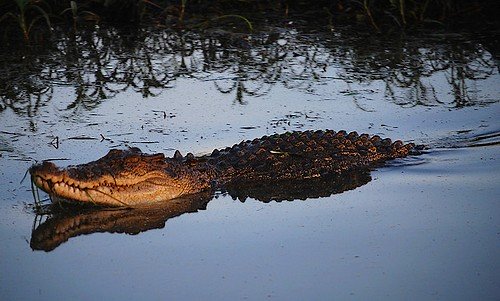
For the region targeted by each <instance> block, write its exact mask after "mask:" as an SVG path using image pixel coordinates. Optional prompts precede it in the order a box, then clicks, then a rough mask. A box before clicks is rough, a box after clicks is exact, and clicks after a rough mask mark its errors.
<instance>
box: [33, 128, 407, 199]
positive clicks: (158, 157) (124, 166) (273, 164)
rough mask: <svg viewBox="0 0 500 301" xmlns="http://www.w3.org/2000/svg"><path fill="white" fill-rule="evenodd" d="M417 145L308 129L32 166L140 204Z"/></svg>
mask: <svg viewBox="0 0 500 301" xmlns="http://www.w3.org/2000/svg"><path fill="white" fill-rule="evenodd" d="M413 148H414V145H413V144H412V143H409V144H403V143H402V142H401V141H396V142H394V143H393V142H392V141H391V140H390V139H381V138H380V137H379V136H371V137H370V136H368V135H366V134H363V135H358V134H357V133H356V132H351V133H349V134H347V133H346V132H345V131H340V132H335V131H331V130H326V131H315V132H313V131H305V132H293V133H284V134H281V135H278V134H276V135H272V136H269V137H268V136H264V137H262V138H259V139H254V140H252V141H250V140H248V141H243V142H241V143H240V144H236V145H234V146H232V147H228V148H226V149H222V150H217V149H216V150H214V151H213V152H212V154H211V155H206V156H201V157H194V156H193V155H192V154H188V155H187V156H185V157H183V156H182V155H181V154H180V153H179V152H178V151H176V153H175V155H174V156H173V157H172V158H168V157H165V156H164V155H163V154H153V155H149V154H144V153H142V152H141V151H140V150H139V149H138V148H130V149H128V150H111V151H110V152H109V153H108V154H107V155H106V156H104V157H102V158H101V159H99V160H97V161H93V162H89V163H86V164H81V165H76V166H69V167H67V168H58V167H56V166H55V165H54V164H53V163H51V162H47V161H45V162H43V163H42V164H39V165H34V166H32V167H31V168H30V170H29V171H30V174H31V177H32V181H33V182H34V183H35V185H36V186H38V187H39V188H41V189H42V190H44V191H45V192H47V193H49V194H51V195H52V196H53V197H54V199H60V198H62V199H65V200H68V201H73V202H79V203H91V204H96V205H101V206H127V207H135V206H139V205H144V204H149V203H152V202H156V201H165V200H170V199H175V198H178V197H181V196H186V195H191V194H194V193H197V192H201V191H204V190H207V189H211V188H212V189H218V188H225V187H234V186H238V185H243V186H245V185H246V186H248V185H251V184H252V183H254V184H256V185H258V183H269V182H276V183H279V182H282V181H297V180H304V181H307V180H308V179H315V178H322V177H325V176H329V175H335V176H339V175H342V174H344V173H347V172H350V171H354V170H363V169H369V168H370V167H373V166H375V165H377V164H379V163H381V162H384V161H387V160H391V159H394V158H400V157H405V156H407V155H408V153H409V152H410V151H411V150H412V149H413Z"/></svg>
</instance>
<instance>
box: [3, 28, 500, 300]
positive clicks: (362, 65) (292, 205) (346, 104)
mask: <svg viewBox="0 0 500 301" xmlns="http://www.w3.org/2000/svg"><path fill="white" fill-rule="evenodd" d="M493 37H494V35H493V36H488V35H487V34H485V36H481V37H478V36H474V35H471V34H466V33H446V34H443V33H441V34H429V33H427V34H426V33H420V34H414V35H390V36H373V35H371V34H368V33H362V32H359V31H356V30H354V29H352V28H337V29H335V30H334V31H332V32H318V31H311V30H310V29H304V28H299V27H294V26H293V25H292V26H289V27H269V28H265V29H263V30H261V31H259V32H257V33H255V34H252V35H247V34H235V33H230V32H228V31H224V30H222V29H221V30H212V31H210V32H208V33H207V32H205V33H196V32H184V33H182V34H181V33H176V32H169V31H157V30H154V31H151V30H142V29H141V30H137V29H136V30H123V29H114V28H95V29H91V30H86V31H82V32H80V33H79V34H77V35H70V34H58V33H56V36H55V38H54V39H55V43H53V44H52V45H51V46H50V47H43V48H37V47H33V48H32V49H26V48H19V49H12V48H7V46H6V45H4V46H2V53H1V54H0V74H2V75H1V81H2V84H1V86H0V87H1V88H0V120H1V124H0V155H1V156H0V167H1V172H0V182H1V183H2V185H1V187H2V188H1V190H0V191H1V193H2V194H1V195H2V196H3V197H2V202H0V212H1V214H0V241H1V242H2V243H1V244H0V254H1V255H2V259H1V260H0V293H1V295H0V297H1V298H0V299H2V300H30V299H36V300H48V299H72V300H89V299H107V300H118V299H122V300H123V299H153V300H154V299H172V300H199V299H202V298H203V299H217V300H239V299H244V300H246V299H249V300H262V299H276V300H304V299H308V300H331V299H339V300H345V299H353V300H367V299H370V300H387V299H392V300H402V299H403V300H496V299H498V298H500V256H499V255H498V254H500V252H499V250H500V236H499V233H500V220H499V216H500V201H499V200H500V197H499V195H500V189H499V188H498V187H499V185H498V183H500V163H499V133H500V123H499V120H500V119H499V117H500V107H499V100H500V76H499V63H498V62H499V61H498V55H499V54H498V53H495V50H494V49H495V48H494V47H490V46H489V45H488V43H485V41H489V40H492V39H493ZM325 128H330V129H335V130H340V129H346V130H356V131H358V132H367V133H371V134H379V135H383V136H387V137H391V138H397V139H402V140H405V141H412V142H416V143H419V144H426V145H428V146H429V149H428V150H427V151H426V152H425V153H424V154H422V155H420V156H414V157H410V158H406V159H403V160H398V161H395V162H391V163H390V164H388V166H385V167H383V168H379V169H377V170H375V171H373V172H372V173H371V175H369V176H366V175H365V176H359V177H358V178H357V179H358V180H357V181H352V182H350V183H347V184H346V183H344V184H345V185H346V189H339V190H338V191H333V190H329V189H325V188H328V187H329V186H328V185H327V184H323V183H319V184H318V185H317V186H316V187H315V191H307V192H303V194H300V191H301V190H300V187H298V188H299V189H297V190H298V191H299V192H293V194H291V197H290V195H288V197H287V198H286V199H290V198H291V199H296V200H293V201H281V202H275V201H272V202H263V201H262V200H263V199H265V197H269V195H270V194H273V193H274V194H277V193H278V192H281V191H282V190H286V192H287V193H290V190H291V189H289V187H281V188H283V189H282V190H280V187H276V188H275V190H273V189H274V188H271V189H269V188H268V187H267V188H266V187H263V188H262V189H261V190H260V191H252V192H251V193H248V194H246V195H247V196H248V195H249V196H250V197H247V198H245V197H243V196H241V195H240V198H238V195H234V194H232V195H231V194H225V193H217V195H216V196H215V197H214V196H213V195H200V196H197V197H196V198H190V199H183V200H179V201H175V202H172V203H167V204H163V205H161V206H158V207H152V208H144V209H143V210H141V211H134V212H124V211H99V212H79V213H71V212H69V213H68V212H66V213H64V214H55V213H53V214H51V215H42V216H37V215H36V214H35V212H34V211H33V210H32V204H33V197H32V193H31V190H30V183H29V181H28V180H25V181H23V182H21V180H22V179H23V176H24V174H25V172H26V170H27V168H28V167H29V166H30V165H31V164H32V163H33V162H35V161H41V160H44V159H49V158H51V159H61V161H59V162H58V163H59V164H62V165H66V164H76V163H81V162H85V161H89V160H94V159H97V158H98V157H101V156H102V155H104V154H105V153H106V152H107V151H108V150H109V149H110V148H114V147H120V148H125V147H127V146H136V147H140V148H141V149H142V150H143V151H145V152H165V153H167V154H168V155H172V154H173V152H174V150H175V149H180V150H181V151H182V152H183V153H186V152H188V151H191V152H193V153H195V154H205V153H208V152H210V151H211V150H212V149H213V148H220V147H224V146H227V145H232V144H234V143H237V142H239V141H241V140H246V139H252V138H255V137H260V136H262V135H268V134H272V133H276V132H284V131H291V130H306V129H325ZM266 189H267V190H266ZM269 190H271V191H269ZM344 190H345V191H344ZM325 191H326V192H325ZM325 194H326V195H325ZM330 194H331V195H330ZM328 195H330V196H328ZM262 196H263V197H262ZM42 197H43V198H44V197H45V196H44V195H42ZM304 199H305V200H304ZM243 200H244V201H243Z"/></svg>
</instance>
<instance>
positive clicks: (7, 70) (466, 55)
mask: <svg viewBox="0 0 500 301" xmlns="http://www.w3.org/2000/svg"><path fill="white" fill-rule="evenodd" d="M56 36H57V37H58V38H56V39H55V40H56V41H57V42H55V43H54V45H53V46H52V47H50V48H44V49H26V48H25V49H22V50H16V51H14V50H12V49H4V51H2V52H3V53H4V55H2V57H0V60H1V62H2V63H1V65H0V69H1V70H0V73H1V74H2V78H3V84H2V86H1V88H0V111H3V110H5V109H7V108H11V109H12V110H13V111H14V112H15V113H16V114H19V115H25V116H34V115H36V114H37V113H38V112H39V109H40V107H41V106H44V105H46V104H47V103H49V102H50V101H51V100H52V97H53V93H54V88H55V87H58V86H67V87H72V89H74V95H75V96H74V99H73V100H72V102H71V103H70V104H69V105H68V106H67V108H66V109H67V110H74V111H80V110H84V111H91V110H93V109H95V108H96V107H98V106H99V104H100V103H101V102H102V101H105V100H106V99H109V98H113V97H116V96H117V95H118V94H120V93H121V92H123V91H129V90H132V91H135V92H137V93H140V94H141V95H142V96H143V97H153V96H157V95H159V94H160V93H161V92H162V91H163V90H165V89H169V88H171V87H172V86H173V85H174V84H175V81H176V80H177V79H178V78H182V77H184V78H194V79H197V80H201V81H212V82H213V84H214V86H215V88H216V89H217V90H218V91H219V92H220V93H234V94H235V95H236V99H235V102H236V103H240V104H245V103H246V102H247V101H248V96H253V97H258V96H262V95H266V94H267V93H269V91H271V89H272V88H273V86H274V85H276V84H277V83H281V84H282V85H283V86H284V87H286V88H288V89H300V90H303V91H306V92H311V91H314V89H315V86H316V84H317V83H320V82H324V81H331V80H340V81H343V82H345V83H347V84H349V85H350V86H352V84H353V83H355V84H359V85H362V86H367V85H369V84H370V83H373V82H375V81H382V82H383V83H384V86H385V98H386V100H387V101H391V102H393V103H395V104H397V105H400V106H418V105H422V106H436V105H438V106H446V107H455V108H460V107H464V106H474V105H482V104H487V103H488V102H492V101H496V100H491V99H487V98H486V99H484V98H482V97H481V98H478V97H476V96H475V95H476V94H475V93H471V91H474V90H472V88H473V87H471V86H472V81H478V80H481V79H486V78H488V77H490V76H491V75H494V74H496V73H497V72H498V70H497V66H496V64H495V60H494V58H493V57H492V56H491V54H490V53H489V52H488V51H487V50H485V49H484V48H483V46H482V45H481V44H479V43H474V42H472V41H468V40H464V39H461V38H454V39H437V38H434V39H433V38H432V37H429V36H427V37H423V38H408V37H406V38H403V37H401V38H397V39H394V37H392V39H388V38H381V37H379V36H376V37H371V36H359V33H357V36H356V37H353V36H352V32H350V31H343V30H340V31H338V32H336V33H334V34H331V33H328V34H327V33H324V34H319V33H315V34H300V33H298V32H297V31H296V30H285V29H280V28H275V29H271V32H270V33H265V34H264V33H260V34H253V35H244V34H235V33H228V32H223V31H221V30H219V31H216V30H214V31H212V32H211V33H197V32H175V31H158V30H152V29H144V28H143V29H138V28H134V29H123V28H122V29H119V28H113V27H107V28H105V29H101V28H95V29H91V30H82V31H80V32H78V33H77V34H63V33H59V34H56ZM4 47H5V46H4ZM331 66H334V67H335V68H336V70H337V75H336V76H333V77H332V76H330V75H328V68H329V67H331ZM438 77H441V78H442V77H445V79H446V80H441V81H439V85H443V84H444V85H445V86H444V87H436V81H435V79H436V78H438ZM438 88H439V89H441V90H443V89H444V90H445V91H448V92H449V94H450V95H452V97H451V98H449V99H442V98H441V97H439V95H437V93H436V90H437V89H438Z"/></svg>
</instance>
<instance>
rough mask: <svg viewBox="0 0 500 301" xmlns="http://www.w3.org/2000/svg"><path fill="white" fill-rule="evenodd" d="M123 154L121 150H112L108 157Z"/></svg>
mask: <svg viewBox="0 0 500 301" xmlns="http://www.w3.org/2000/svg"><path fill="white" fill-rule="evenodd" d="M121 153H122V150H120V149H111V150H110V151H109V152H108V154H107V155H106V156H118V155H120V154H121Z"/></svg>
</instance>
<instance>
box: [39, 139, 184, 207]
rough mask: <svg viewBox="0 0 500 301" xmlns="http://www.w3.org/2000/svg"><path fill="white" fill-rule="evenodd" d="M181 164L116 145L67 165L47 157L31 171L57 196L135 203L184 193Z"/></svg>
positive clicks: (102, 202)
mask: <svg viewBox="0 0 500 301" xmlns="http://www.w3.org/2000/svg"><path fill="white" fill-rule="evenodd" d="M178 166H179V163H178V162H176V161H175V160H173V159H170V158H165V156H164V155H163V154H152V155H149V154H144V153H142V152H141V151H140V150H139V149H138V148H130V149H127V150H116V149H114V150H111V151H109V153H108V154H107V155H106V156H104V157H102V158H100V159H99V160H96V161H93V162H89V163H86V164H81V165H76V166H69V167H66V168H59V167H57V166H56V165H55V164H54V163H52V162H48V161H44V162H43V163H41V164H37V165H34V166H32V167H31V168H30V169H29V172H30V174H31V179H32V181H33V183H34V184H35V185H36V186H37V187H39V188H40V189H42V190H43V191H45V192H47V193H48V194H50V195H52V196H55V197H56V198H62V199H66V200H68V201H76V202H80V203H88V204H95V205H105V206H134V205H138V204H140V203H141V202H146V201H147V202H151V201H160V200H166V199H173V198H176V197H179V196H181V195H182V194H183V192H184V191H185V190H186V188H187V185H189V183H188V182H187V181H185V179H183V178H182V177H180V176H179V172H178V171H177V170H176V168H177V169H178ZM180 174H182V173H180Z"/></svg>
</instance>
